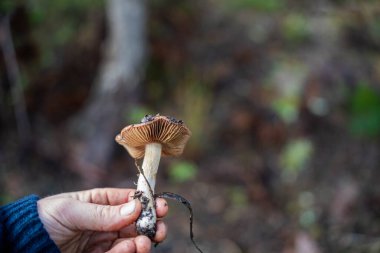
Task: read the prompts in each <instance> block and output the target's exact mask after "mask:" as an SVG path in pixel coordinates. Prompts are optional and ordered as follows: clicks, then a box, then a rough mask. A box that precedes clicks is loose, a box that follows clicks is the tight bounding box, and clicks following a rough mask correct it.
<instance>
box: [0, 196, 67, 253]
mask: <svg viewBox="0 0 380 253" xmlns="http://www.w3.org/2000/svg"><path fill="white" fill-rule="evenodd" d="M38 200H39V197H38V196H36V195H30V196H27V197H25V198H22V199H20V200H18V201H16V202H13V203H11V204H8V205H6V206H3V207H1V208H0V214H1V215H0V217H1V223H2V225H3V229H4V231H3V233H4V234H3V236H4V241H3V243H4V244H3V247H4V249H5V252H15V253H16V252H17V253H23V252H33V253H34V252H54V253H55V252H57V253H59V252H60V251H59V249H58V247H57V246H56V245H55V243H54V242H53V240H51V239H50V237H49V234H48V232H47V231H46V230H45V228H44V226H43V224H42V222H41V220H40V218H39V216H38V210H37V201H38Z"/></svg>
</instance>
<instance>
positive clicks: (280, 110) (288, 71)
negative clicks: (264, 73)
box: [266, 59, 308, 123]
mask: <svg viewBox="0 0 380 253" xmlns="http://www.w3.org/2000/svg"><path fill="white" fill-rule="evenodd" d="M307 73H308V68H307V67H306V66H304V65H302V64H301V63H300V62H298V61H297V60H287V59H286V60H284V59H278V61H277V62H276V63H275V64H274V66H273V69H272V73H271V75H270V80H269V81H268V84H267V86H266V88H267V89H269V90H271V91H272V92H273V93H274V98H273V99H272V101H271V104H272V108H273V109H274V111H275V112H277V114H278V115H279V116H280V117H281V118H282V120H283V121H284V122H286V123H293V122H295V121H296V120H297V119H298V113H299V107H300V102H301V95H302V94H301V92H302V88H303V83H302V82H303V81H304V80H305V76H306V75H307Z"/></svg>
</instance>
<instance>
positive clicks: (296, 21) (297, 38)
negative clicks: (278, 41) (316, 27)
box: [282, 13, 311, 46]
mask: <svg viewBox="0 0 380 253" xmlns="http://www.w3.org/2000/svg"><path fill="white" fill-rule="evenodd" d="M282 33H283V36H284V38H285V40H287V41H288V42H289V43H290V44H291V45H292V46H297V45H299V44H300V43H302V42H305V41H307V40H308V39H310V36H311V31H310V30H309V27H308V19H307V18H306V16H304V15H302V14H299V13H291V14H289V15H287V16H286V17H285V18H284V21H283V24H282Z"/></svg>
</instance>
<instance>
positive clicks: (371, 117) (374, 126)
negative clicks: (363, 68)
mask: <svg viewBox="0 0 380 253" xmlns="http://www.w3.org/2000/svg"><path fill="white" fill-rule="evenodd" d="M349 103H350V108H349V109H350V121H349V129H350V130H351V132H352V133H353V134H355V135H358V136H362V137H376V136H379V135H380V92H379V91H378V90H375V89H374V88H372V87H370V86H369V85H366V84H362V85H359V86H358V87H357V88H356V89H355V91H354V93H353V95H352V97H351V99H350V102H349Z"/></svg>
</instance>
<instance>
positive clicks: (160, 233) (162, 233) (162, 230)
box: [153, 221, 168, 242]
mask: <svg viewBox="0 0 380 253" xmlns="http://www.w3.org/2000/svg"><path fill="white" fill-rule="evenodd" d="M167 230H168V229H167V227H166V224H165V223H164V222H163V221H158V222H157V231H156V235H155V236H154V239H153V241H155V242H162V241H163V240H165V238H166V234H167Z"/></svg>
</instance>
